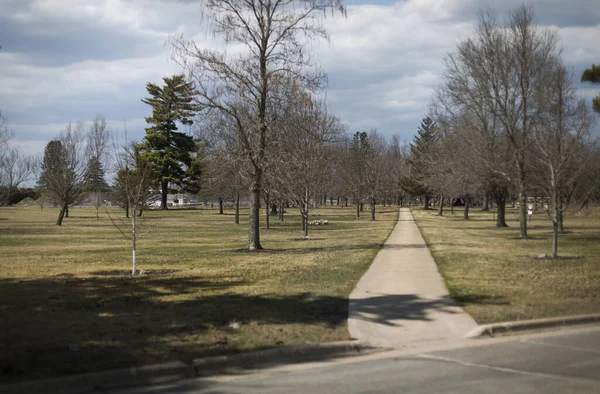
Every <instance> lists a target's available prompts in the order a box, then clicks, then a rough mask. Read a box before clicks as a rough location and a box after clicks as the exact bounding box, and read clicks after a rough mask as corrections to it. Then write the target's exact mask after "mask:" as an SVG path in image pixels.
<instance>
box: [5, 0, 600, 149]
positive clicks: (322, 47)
mask: <svg viewBox="0 0 600 394" xmlns="http://www.w3.org/2000/svg"><path fill="white" fill-rule="evenodd" d="M521 2H522V1H518V0H504V1H503V2H489V3H486V2H485V1H478V0H403V1H392V0H386V1H360V0H349V1H346V4H347V6H348V13H347V17H346V18H343V17H341V16H339V15H337V16H331V15H329V16H327V18H326V19H325V26H326V28H327V29H328V32H329V34H330V37H331V40H330V42H317V43H313V44H311V50H312V51H313V53H314V54H315V60H316V62H317V64H318V65H319V66H320V67H321V68H322V69H324V71H325V72H326V73H327V74H328V81H329V83H328V87H327V89H326V97H327V102H328V107H329V108H330V109H332V110H333V111H334V112H335V114H336V115H337V116H338V117H339V118H340V119H341V120H342V121H343V122H344V123H345V124H347V126H348V129H349V131H358V130H369V129H371V128H376V129H377V130H378V131H379V132H380V133H382V134H384V135H386V136H391V135H394V134H397V135H399V136H400V137H401V139H402V140H406V141H409V140H411V139H412V138H413V135H414V134H415V132H416V130H417V127H418V125H419V123H420V121H421V119H422V118H423V117H424V116H425V114H426V111H427V106H428V104H429V102H430V100H431V97H432V94H433V92H434V90H435V88H436V87H438V86H439V85H440V84H441V82H442V74H443V72H444V67H443V58H444V56H446V55H447V54H448V53H451V52H453V51H454V50H455V48H456V45H457V44H458V43H459V42H460V40H462V39H465V38H467V37H469V36H470V35H471V34H472V33H473V30H474V27H475V24H476V19H477V11H478V10H479V9H480V8H481V7H484V6H486V5H491V6H493V7H494V8H495V9H496V10H497V11H498V12H499V15H500V16H501V17H506V16H507V15H508V10H509V9H511V8H514V7H515V6H517V5H519V4H520V3H521ZM498 3H501V4H498ZM528 3H529V4H531V5H532V6H533V8H534V11H535V13H536V19H537V23H538V24H539V25H542V26H550V27H553V28H555V29H557V30H558V33H559V35H560V37H561V46H562V49H563V58H564V60H565V63H566V64H567V65H568V66H569V67H571V68H572V70H573V74H574V75H575V77H576V80H578V79H579V76H580V75H581V73H582V71H583V70H584V69H585V68H587V67H590V66H591V64H592V63H594V62H595V63H596V64H598V63H600V40H599V39H598V37H600V7H598V0H570V1H564V0H530V1H529V2H528ZM178 35H183V36H184V37H185V38H188V39H194V40H195V41H196V42H197V44H199V45H201V46H210V47H219V46H220V45H222V44H221V43H220V42H216V41H214V39H213V38H212V36H210V35H208V34H206V28H205V26H204V25H203V22H202V20H201V17H200V0H0V46H1V47H2V48H1V49H0V111H1V112H2V114H3V116H4V117H6V119H7V121H8V123H9V126H10V128H11V129H12V130H13V131H14V134H15V137H14V139H13V144H15V145H18V146H19V147H21V148H22V149H23V150H25V151H28V152H31V153H41V152H43V149H44V147H45V145H46V143H47V142H48V141H50V140H51V139H53V138H56V137H57V136H58V135H59V134H60V132H61V131H62V130H64V129H65V127H66V126H67V124H68V123H69V122H77V121H86V122H88V123H90V122H91V120H92V119H94V118H95V117H96V116H97V115H101V116H103V117H105V118H106V119H107V121H108V123H109V125H110V126H111V128H112V129H113V130H114V131H118V132H121V133H122V131H123V129H124V125H125V122H126V125H127V130H128V136H129V139H130V140H139V139H141V138H143V136H144V128H145V127H147V126H146V123H145V121H144V117H146V116H149V115H150V113H151V109H150V107H149V106H147V105H146V104H144V103H142V102H141V101H140V100H141V99H142V98H144V97H146V96H147V93H146V90H145V87H146V84H147V83H148V82H153V83H161V78H162V77H165V76H171V75H173V74H176V73H179V72H181V71H182V70H181V69H180V68H179V66H177V64H175V63H174V62H173V61H172V60H170V54H171V48H170V47H169V46H168V45H167V44H166V42H167V39H168V37H169V36H178ZM578 87H579V90H580V93H581V94H582V96H584V97H586V98H590V99H591V97H593V96H594V95H595V94H596V93H597V91H598V90H599V89H598V87H596V86H591V85H582V84H578Z"/></svg>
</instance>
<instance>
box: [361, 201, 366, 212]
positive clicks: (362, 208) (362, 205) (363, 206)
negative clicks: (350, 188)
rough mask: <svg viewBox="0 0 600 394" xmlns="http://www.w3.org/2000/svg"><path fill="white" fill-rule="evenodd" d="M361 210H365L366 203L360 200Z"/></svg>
mask: <svg viewBox="0 0 600 394" xmlns="http://www.w3.org/2000/svg"><path fill="white" fill-rule="evenodd" d="M360 211H361V212H364V211H365V203H364V202H362V201H361V202H360Z"/></svg>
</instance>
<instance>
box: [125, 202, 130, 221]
mask: <svg viewBox="0 0 600 394" xmlns="http://www.w3.org/2000/svg"><path fill="white" fill-rule="evenodd" d="M125 217H126V218H128V217H129V203H127V204H125Z"/></svg>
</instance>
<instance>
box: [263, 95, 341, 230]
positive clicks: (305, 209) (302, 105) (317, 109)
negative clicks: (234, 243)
mask: <svg viewBox="0 0 600 394" xmlns="http://www.w3.org/2000/svg"><path fill="white" fill-rule="evenodd" d="M292 94H295V95H296V96H297V98H298V100H297V101H296V103H295V105H294V106H291V107H290V108H288V109H287V112H286V114H285V116H283V117H282V121H281V122H280V124H281V134H280V135H279V136H278V138H277V141H276V143H277V144H278V145H279V149H277V152H278V155H277V156H275V157H274V162H272V163H271V166H270V170H271V171H270V175H271V176H270V184H271V185H272V187H273V189H274V190H276V191H277V193H278V194H279V195H280V196H281V197H283V198H284V199H286V200H289V201H291V202H293V203H294V204H295V205H296V206H297V207H298V209H299V211H300V214H301V217H302V230H303V232H304V237H305V238H308V228H309V214H310V206H311V201H312V202H313V204H317V201H318V200H319V197H321V196H322V195H323V194H324V193H325V191H326V190H327V188H328V187H329V185H330V183H331V174H332V171H333V167H334V162H333V160H332V157H333V156H334V154H335V151H334V144H335V143H336V142H338V141H339V140H340V136H341V133H342V131H343V127H342V126H341V124H340V122H339V120H338V119H337V118H336V117H334V116H332V115H331V114H329V113H328V112H327V109H326V108H325V105H324V104H323V103H318V102H314V101H313V100H312V99H311V98H310V95H309V94H308V93H306V92H300V93H298V92H296V93H292ZM267 209H268V207H267Z"/></svg>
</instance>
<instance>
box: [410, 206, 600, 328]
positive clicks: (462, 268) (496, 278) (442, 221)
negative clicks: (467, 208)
mask: <svg viewBox="0 0 600 394" xmlns="http://www.w3.org/2000/svg"><path fill="white" fill-rule="evenodd" d="M412 212H413V215H414V216H415V219H416V220H417V224H418V226H419V228H420V229H421V233H422V234H423V236H424V238H425V240H426V241H427V244H428V245H429V247H430V250H431V253H432V254H433V257H434V258H435V261H436V262H437V264H438V267H439V269H440V271H441V273H442V275H443V276H444V278H445V279H446V284H447V286H448V288H449V290H450V293H451V294H452V296H453V297H454V298H455V299H456V300H457V301H459V302H461V303H462V304H463V305H464V307H465V309H466V310H467V312H468V313H469V314H471V316H473V318H474V319H475V320H476V321H477V322H478V323H480V324H484V323H491V322H498V321H506V320H523V319H535V318H541V317H553V316H564V315H575V314H584V313H599V312H600V215H595V217H594V216H593V215H591V213H590V215H588V216H569V217H567V218H565V230H567V232H568V233H567V234H564V235H563V234H561V235H560V236H559V249H558V252H559V255H562V256H563V258H562V259H557V260H550V259H546V260H538V259H535V257H537V256H538V255H540V254H542V253H544V252H545V253H547V254H550V252H551V250H552V249H551V245H552V240H551V237H552V227H551V222H550V221H549V220H548V219H547V217H545V214H544V213H542V212H539V213H536V214H534V218H533V220H532V222H531V223H530V226H529V235H530V236H531V239H528V240H521V239H518V238H517V237H518V235H519V223H518V222H517V211H516V210H513V209H510V208H509V209H508V212H507V224H508V225H509V226H510V227H509V228H495V227H494V224H495V222H494V221H493V219H494V218H493V213H487V212H481V210H480V209H477V208H475V209H472V210H471V220H468V221H466V220H464V219H463V211H462V209H455V214H454V215H451V214H450V211H449V210H447V211H446V212H445V213H444V217H439V216H436V211H424V210H423V209H419V208H413V209H412ZM592 212H593V211H592ZM596 213H600V212H596Z"/></svg>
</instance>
